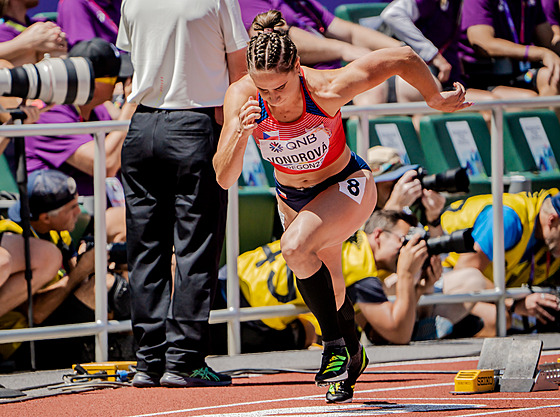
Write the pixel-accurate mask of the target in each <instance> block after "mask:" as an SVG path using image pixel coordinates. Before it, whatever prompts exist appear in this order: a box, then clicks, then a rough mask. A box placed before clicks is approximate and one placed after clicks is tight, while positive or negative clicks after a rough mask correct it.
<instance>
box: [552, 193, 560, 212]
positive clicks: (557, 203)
mask: <svg viewBox="0 0 560 417" xmlns="http://www.w3.org/2000/svg"><path fill="white" fill-rule="evenodd" d="M550 201H551V202H552V207H554V209H555V210H556V213H558V215H560V193H557V194H556V195H555V196H554V197H552V198H551V199H550Z"/></svg>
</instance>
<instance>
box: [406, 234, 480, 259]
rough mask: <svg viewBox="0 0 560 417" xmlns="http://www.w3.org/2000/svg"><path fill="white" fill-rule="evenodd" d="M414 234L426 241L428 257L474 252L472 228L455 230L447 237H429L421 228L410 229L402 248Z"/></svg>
mask: <svg viewBox="0 0 560 417" xmlns="http://www.w3.org/2000/svg"><path fill="white" fill-rule="evenodd" d="M416 234H419V235H420V236H421V239H422V240H425V241H426V246H427V247H428V255H430V256H432V255H440V254H442V253H449V252H457V253H466V252H474V239H473V237H472V228H468V229H462V230H456V231H454V232H452V233H451V234H449V235H443V236H438V237H430V234H429V233H428V232H427V231H426V230H425V229H423V228H422V227H411V228H410V230H409V231H408V233H407V235H406V236H405V238H404V241H403V246H404V245H406V244H407V243H408V241H409V240H410V239H411V238H412V236H414V235H416Z"/></svg>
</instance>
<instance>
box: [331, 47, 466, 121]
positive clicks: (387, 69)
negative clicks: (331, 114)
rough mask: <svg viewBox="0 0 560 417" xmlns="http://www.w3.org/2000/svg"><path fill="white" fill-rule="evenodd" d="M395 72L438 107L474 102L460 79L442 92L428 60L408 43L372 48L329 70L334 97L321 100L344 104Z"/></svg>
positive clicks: (453, 107)
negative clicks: (395, 46) (467, 98)
mask: <svg viewBox="0 0 560 417" xmlns="http://www.w3.org/2000/svg"><path fill="white" fill-rule="evenodd" d="M393 75H399V76H400V77H402V78H403V79H404V80H405V81H407V82H408V83H409V84H411V85H412V86H414V87H415V88H416V89H418V91H420V93H421V94H422V96H423V97H424V99H425V100H426V103H427V104H428V105H429V106H430V107H432V108H434V109H436V110H441V111H444V112H454V111H456V110H461V109H464V108H466V107H469V106H470V105H471V104H472V103H468V102H465V88H464V87H463V86H462V85H461V84H459V83H455V85H454V86H455V89H454V90H453V91H448V92H441V93H440V91H439V89H438V85H437V84H436V82H435V80H434V78H433V77H432V74H431V73H430V70H429V68H428V66H427V65H426V63H425V62H424V61H423V60H422V58H420V56H418V54H416V52H414V51H413V50H412V48H410V47H408V46H403V47H399V48H385V49H381V50H378V51H374V52H371V53H369V54H367V55H366V56H364V57H362V58H360V59H357V60H356V61H354V62H351V63H350V64H348V65H347V66H345V67H344V68H341V69H339V70H336V71H331V72H330V74H326V77H328V78H329V83H328V90H329V91H328V93H327V94H326V96H329V97H331V98H332V100H325V101H330V103H328V104H326V105H324V104H323V103H321V104H322V105H324V107H325V109H326V110H331V109H332V108H333V107H334V106H335V103H336V105H340V106H343V105H344V104H346V103H348V102H349V101H350V100H352V99H353V98H354V97H355V96H356V95H358V94H360V93H362V92H364V91H367V90H369V89H371V88H373V87H375V86H377V85H379V84H381V83H382V82H383V81H385V80H386V79H387V78H389V77H391V76H393Z"/></svg>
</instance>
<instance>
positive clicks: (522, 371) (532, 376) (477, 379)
mask: <svg viewBox="0 0 560 417" xmlns="http://www.w3.org/2000/svg"><path fill="white" fill-rule="evenodd" d="M542 345H543V342H542V340H539V339H515V338H490V339H485V340H484V343H483V345H482V350H481V352H480V358H479V361H478V366H477V369H476V370H468V371H460V372H459V373H458V374H457V375H456V376H455V391H453V393H454V394H476V393H482V392H491V391H500V392H532V391H545V390H558V387H559V384H560V359H558V363H547V364H542V365H541V366H540V367H539V359H540V357H541V351H542Z"/></svg>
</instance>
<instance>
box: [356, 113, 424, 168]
mask: <svg viewBox="0 0 560 417" xmlns="http://www.w3.org/2000/svg"><path fill="white" fill-rule="evenodd" d="M358 129H359V123H358V120H357V119H348V120H347V121H346V141H347V143H348V146H349V147H350V149H352V150H353V151H354V152H356V141H357V134H358ZM395 141H402V144H403V145H404V148H405V150H406V156H407V157H408V161H407V162H410V163H412V164H418V165H421V166H426V160H425V157H424V152H423V151H422V147H421V146H420V141H419V139H418V135H417V134H416V130H415V129H414V125H413V123H412V119H411V118H410V117H408V116H386V117H379V118H376V119H370V120H369V147H372V146H377V145H383V146H390V147H393V148H399V146H395V145H394V144H393V143H394V142H395ZM404 159H406V158H404Z"/></svg>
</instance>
